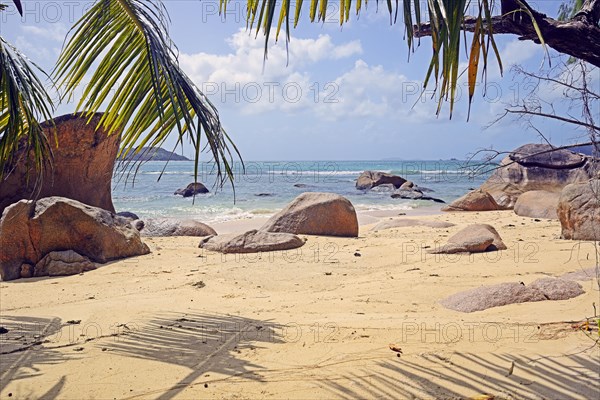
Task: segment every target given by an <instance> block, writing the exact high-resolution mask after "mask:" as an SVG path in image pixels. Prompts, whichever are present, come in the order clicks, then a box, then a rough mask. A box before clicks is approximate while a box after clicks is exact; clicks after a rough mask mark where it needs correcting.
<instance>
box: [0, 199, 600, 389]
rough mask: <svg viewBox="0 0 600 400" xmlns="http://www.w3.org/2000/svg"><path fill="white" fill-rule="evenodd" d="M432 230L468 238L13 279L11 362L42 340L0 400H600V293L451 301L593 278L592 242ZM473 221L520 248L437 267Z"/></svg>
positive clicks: (192, 244) (366, 234)
mask: <svg viewBox="0 0 600 400" xmlns="http://www.w3.org/2000/svg"><path fill="white" fill-rule="evenodd" d="M388 215H389V214H386V213H383V214H381V213H376V214H375V215H373V214H369V213H367V214H363V215H361V221H363V222H365V221H367V222H369V223H371V222H375V221H377V220H378V218H382V217H384V218H388ZM420 218H428V219H432V220H440V221H450V222H453V223H456V224H457V225H456V226H455V227H452V228H448V229H431V228H427V227H422V226H419V227H410V228H399V229H394V230H387V231H380V232H370V231H369V228H370V226H365V225H363V226H361V232H360V237H359V238H355V239H348V238H328V237H314V236H307V238H308V242H307V243H306V245H305V246H304V247H302V248H301V249H299V250H298V251H289V252H286V253H281V252H277V253H269V254H262V255H245V256H237V257H236V256H233V255H228V256H222V255H220V254H216V253H210V252H206V251H203V250H201V249H198V248H197V244H198V242H199V239H198V238H153V239H145V240H146V242H147V243H148V244H149V246H150V247H151V249H152V254H149V255H147V256H143V257H138V258H135V259H130V260H123V261H119V262H114V263H110V264H107V265H104V266H102V267H100V268H99V269H97V270H95V271H92V272H88V273H85V274H84V275H78V276H71V277H62V278H36V279H27V280H18V281H11V282H0V312H1V319H0V325H1V326H5V327H7V328H8V329H9V330H10V332H9V333H8V334H5V335H0V344H1V349H0V352H2V353H7V352H10V351H11V350H18V349H23V348H26V347H27V346H31V345H32V343H34V344H35V343H36V342H39V341H41V342H42V343H41V344H37V345H34V346H32V347H31V348H30V349H28V350H23V351H18V352H14V353H11V354H2V355H1V362H0V398H2V399H5V398H8V396H9V394H12V397H11V398H18V399H21V398H23V399H25V398H36V399H37V398H55V397H56V398H61V399H92V398H93V399H113V398H118V399H128V398H140V399H141V398H144V399H145V398H149V399H171V398H181V399H197V398H230V399H243V398H277V399H279V398H410V397H414V396H416V397H419V398H439V397H470V396H477V395H481V394H485V393H489V394H492V395H496V396H499V397H511V396H514V397H517V398H524V397H526V398H553V399H554V398H598V393H599V391H600V387H599V385H600V384H599V382H600V380H599V379H598V377H599V368H600V353H599V349H600V348H599V347H598V345H597V344H596V345H594V341H593V339H592V338H590V337H588V336H586V334H585V333H584V332H583V331H582V330H580V329H577V328H573V325H575V323H576V321H581V320H583V319H585V318H586V317H590V316H592V315H593V312H594V309H593V306H592V304H593V303H594V302H595V303H596V306H597V307H598V306H600V301H599V292H598V284H597V281H595V280H593V281H587V282H581V284H582V285H583V286H584V289H585V290H586V293H585V294H584V295H582V296H579V297H577V298H574V299H571V300H566V301H545V302H539V303H527V304H517V305H509V306H505V307H498V308H493V309H489V310H485V311H481V312H475V313H471V314H463V313H459V312H455V311H450V310H447V309H445V308H443V307H442V306H441V305H439V303H438V302H439V300H441V299H442V298H444V297H446V296H448V295H450V294H453V293H456V292H457V291H461V290H466V289H469V288H473V287H476V286H480V285H487V284H495V283H500V282H509V281H522V282H524V283H526V284H527V283H529V282H531V281H533V280H535V279H537V278H539V277H543V276H548V275H551V276H554V275H561V274H563V273H566V272H570V271H577V270H579V269H581V268H589V267H590V266H592V265H593V259H594V252H595V251H596V250H595V248H594V247H593V246H592V244H591V243H585V242H571V241H564V240H560V239H559V238H558V236H559V233H560V226H559V223H558V222H557V221H547V220H543V221H540V222H535V221H534V220H533V219H530V218H522V217H518V216H516V215H515V214H513V213H512V212H511V211H503V212H487V213H452V214H439V215H432V216H427V217H420ZM474 222H477V223H480V222H485V223H490V224H492V225H493V226H495V227H496V228H497V230H498V231H499V232H500V235H501V236H502V238H503V239H504V241H505V243H506V244H507V245H508V247H509V249H508V250H507V251H503V252H499V253H488V254H479V255H473V256H466V255H454V256H433V255H429V254H426V253H425V249H424V247H425V246H433V245H434V244H435V242H436V241H438V240H440V241H444V240H445V239H446V238H447V237H448V236H449V235H451V234H453V233H454V232H456V231H458V230H460V229H461V228H463V227H464V226H465V225H467V224H468V223H474ZM261 224H262V221H260V220H258V219H257V220H248V221H243V222H240V223H224V224H219V225H218V226H215V229H216V230H217V231H218V232H220V233H225V232H231V231H234V230H240V231H241V230H247V229H251V228H253V227H258V226H259V225H261ZM509 225H514V226H509ZM355 253H359V254H360V256H355ZM200 281H202V282H203V283H204V285H205V286H204V287H197V286H194V284H198V283H199V282H200ZM200 286H201V285H200ZM69 320H81V322H80V323H79V324H76V325H69V324H67V321H69ZM36 335H39V336H36ZM592 335H595V336H592V337H595V338H596V339H597V338H598V334H597V332H594V333H592ZM390 344H395V345H396V346H398V347H401V349H402V355H401V357H397V354H398V353H396V352H394V351H392V350H390V348H389V345H390ZM511 366H512V367H511ZM205 385H207V387H205ZM44 396H45V397H44Z"/></svg>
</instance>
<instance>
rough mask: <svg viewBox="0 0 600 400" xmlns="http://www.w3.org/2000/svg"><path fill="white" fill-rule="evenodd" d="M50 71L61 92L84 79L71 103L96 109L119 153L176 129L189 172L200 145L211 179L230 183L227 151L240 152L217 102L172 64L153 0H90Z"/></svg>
mask: <svg viewBox="0 0 600 400" xmlns="http://www.w3.org/2000/svg"><path fill="white" fill-rule="evenodd" d="M54 76H55V77H56V79H57V81H58V82H59V87H62V88H64V90H65V96H72V95H73V94H74V92H75V90H77V89H78V88H79V87H80V86H81V85H83V84H85V85H86V86H85V89H84V90H83V95H82V97H81V100H80V101H79V103H78V104H77V111H82V112H84V115H88V116H90V117H91V116H92V115H93V114H94V113H95V112H97V111H102V110H103V111H104V115H103V117H102V119H101V121H100V123H99V127H102V128H104V129H106V130H107V131H108V132H118V131H122V141H121V150H120V154H119V156H120V157H121V158H125V157H126V156H127V155H128V154H129V153H131V152H136V153H137V152H139V151H140V150H141V149H142V147H144V146H151V147H157V146H160V145H161V144H163V143H164V141H165V140H166V138H167V136H168V135H169V134H170V133H171V132H173V131H176V132H177V134H178V140H177V143H178V144H181V143H183V142H184V141H185V140H188V141H189V142H190V143H191V145H192V146H193V148H194V153H195V154H196V157H195V168H194V170H195V173H194V174H195V179H196V180H197V178H198V166H199V162H200V153H201V151H202V150H203V149H204V148H207V149H208V150H209V153H210V155H211V157H212V160H213V161H214V162H215V164H216V166H217V181H218V183H219V184H220V185H222V184H223V183H224V182H225V181H226V180H230V181H231V182H232V183H233V171H232V164H233V163H232V159H233V156H234V155H237V156H238V157H240V154H239V152H238V150H237V148H236V147H235V145H234V144H233V143H232V142H231V140H230V138H229V136H228V135H227V133H226V132H225V130H224V129H223V127H222V125H221V121H220V119H219V114H218V112H217V109H216V108H215V107H214V106H213V105H212V104H211V102H210V101H209V100H208V99H207V98H206V96H205V95H204V94H203V93H202V92H200V90H199V89H198V88H197V87H196V86H195V85H194V84H193V83H192V81H191V80H190V79H189V78H188V77H187V76H186V74H185V73H184V72H183V71H182V70H181V68H180V67H179V63H178V61H177V49H176V47H175V46H174V44H173V42H172V41H171V39H170V38H169V36H168V13H167V11H166V9H165V7H164V5H163V4H162V3H161V2H160V1H159V0H100V1H98V2H97V3H96V4H95V5H94V6H93V7H92V8H91V9H90V10H89V11H88V12H87V13H86V14H85V15H84V16H83V17H82V18H81V19H80V20H79V21H78V22H77V23H76V24H75V26H74V27H73V28H72V29H71V31H70V32H69V36H68V42H67V44H66V46H65V48H64V49H63V51H62V52H61V54H60V57H59V59H58V62H57V65H56V68H55V70H54ZM87 79H89V82H86V80H87ZM240 158H241V157H240Z"/></svg>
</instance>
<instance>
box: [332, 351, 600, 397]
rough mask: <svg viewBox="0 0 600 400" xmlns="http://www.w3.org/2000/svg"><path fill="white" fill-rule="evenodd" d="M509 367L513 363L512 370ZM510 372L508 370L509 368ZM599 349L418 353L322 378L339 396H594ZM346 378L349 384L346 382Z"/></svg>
mask: <svg viewBox="0 0 600 400" xmlns="http://www.w3.org/2000/svg"><path fill="white" fill-rule="evenodd" d="M511 365H514V367H512V368H511ZM509 371H510V372H509ZM599 378H600V353H599V352H598V347H597V346H595V347H593V348H591V349H590V350H589V351H587V352H582V353H578V354H571V355H564V356H557V357H553V356H550V357H548V356H539V357H537V358H532V357H528V356H519V355H515V354H484V355H481V354H470V353H454V354H453V355H452V356H451V357H450V358H444V357H440V356H439V355H437V354H423V355H421V356H419V357H418V359H417V360H414V359H413V360H406V359H398V360H397V361H396V360H393V361H391V360H390V361H379V362H377V363H376V364H375V365H372V366H368V367H365V368H361V369H353V371H352V372H349V373H346V374H343V375H342V376H340V377H339V378H338V379H331V380H324V381H322V384H323V386H324V388H325V389H326V390H328V391H330V392H331V393H332V396H334V397H338V398H349V399H350V398H464V396H465V395H467V396H475V395H482V394H491V395H494V396H498V395H499V396H500V397H502V396H506V397H513V396H514V397H516V398H561V399H572V398H598V397H599V395H600V380H599ZM347 382H351V384H350V385H349V384H347Z"/></svg>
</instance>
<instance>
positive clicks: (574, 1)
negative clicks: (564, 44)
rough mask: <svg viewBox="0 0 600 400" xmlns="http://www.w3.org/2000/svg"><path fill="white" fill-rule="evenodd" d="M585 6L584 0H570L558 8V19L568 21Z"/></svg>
mask: <svg viewBox="0 0 600 400" xmlns="http://www.w3.org/2000/svg"><path fill="white" fill-rule="evenodd" d="M581 7H583V0H569V1H568V2H566V3H562V4H561V5H560V7H559V8H558V20H559V21H567V20H569V19H571V18H573V17H574V16H575V14H577V12H578V11H579V10H581Z"/></svg>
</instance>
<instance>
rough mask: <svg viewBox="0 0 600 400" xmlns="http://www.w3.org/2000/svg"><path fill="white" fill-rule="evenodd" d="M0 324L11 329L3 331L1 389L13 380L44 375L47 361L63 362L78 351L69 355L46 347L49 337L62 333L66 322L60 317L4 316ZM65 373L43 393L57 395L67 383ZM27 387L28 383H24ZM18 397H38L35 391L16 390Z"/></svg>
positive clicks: (1, 337)
mask: <svg viewBox="0 0 600 400" xmlns="http://www.w3.org/2000/svg"><path fill="white" fill-rule="evenodd" d="M0 325H1V326H2V327H4V328H6V329H7V330H8V332H7V333H4V334H2V335H0V391H2V390H3V389H4V388H5V387H6V386H7V385H8V384H9V383H10V382H14V381H23V382H25V381H26V380H27V379H30V378H33V377H35V376H39V375H42V369H43V368H44V366H45V365H54V364H60V363H63V362H65V361H66V359H67V358H72V357H77V355H74V354H73V355H66V354H65V353H64V352H63V353H61V352H60V351H59V350H57V349H50V348H47V347H44V346H43V345H42V343H44V341H45V340H48V339H49V338H51V337H53V336H55V335H60V334H61V328H62V327H63V325H64V324H62V323H61V320H60V318H35V317H20V316H18V317H14V316H2V317H1V318H0ZM65 380H66V378H65V377H63V379H61V380H60V381H59V382H57V384H56V385H54V386H53V387H52V388H51V389H50V391H48V392H47V393H45V394H44V395H43V396H42V397H39V398H44V399H54V398H56V397H57V395H58V394H59V392H60V390H61V389H62V387H63V386H64V383H65ZM21 387H27V385H21ZM13 394H14V395H15V397H16V398H34V397H38V396H39V394H38V395H35V396H33V394H32V393H13Z"/></svg>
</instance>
